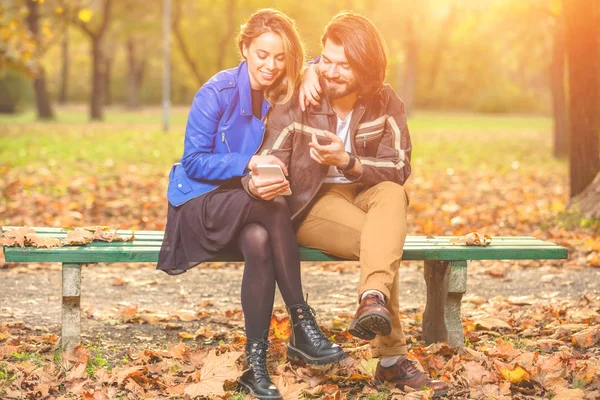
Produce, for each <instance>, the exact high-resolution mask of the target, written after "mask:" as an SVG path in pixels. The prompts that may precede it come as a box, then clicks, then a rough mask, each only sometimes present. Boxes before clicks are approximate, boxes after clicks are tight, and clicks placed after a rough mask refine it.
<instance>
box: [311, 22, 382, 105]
mask: <svg viewBox="0 0 600 400" xmlns="http://www.w3.org/2000/svg"><path fill="white" fill-rule="evenodd" d="M327 39H329V40H331V41H332V42H333V43H335V44H336V45H338V46H344V52H345V54H346V57H347V58H348V63H349V64H350V67H351V68H352V70H353V71H354V73H355V74H356V78H357V82H358V85H359V89H358V93H359V94H361V95H369V94H373V93H376V92H377V91H379V90H380V89H381V88H382V87H383V81H384V80H385V74H386V68H387V55H386V50H385V42H384V40H383V37H382V36H381V33H379V31H378V30H377V28H375V25H373V23H372V22H371V21H370V20H369V19H368V18H366V17H363V16H362V15H358V14H354V13H349V12H343V13H340V14H338V15H336V16H335V17H333V19H332V20H331V22H330V23H329V24H328V25H327V26H326V27H325V33H324V34H323V37H322V38H321V44H322V45H323V46H325V42H326V41H327Z"/></svg>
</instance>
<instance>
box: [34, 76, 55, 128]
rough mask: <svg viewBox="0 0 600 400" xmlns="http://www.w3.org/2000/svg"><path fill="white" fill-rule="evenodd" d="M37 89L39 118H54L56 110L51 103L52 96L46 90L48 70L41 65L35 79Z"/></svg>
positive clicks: (36, 98) (36, 97)
mask: <svg viewBox="0 0 600 400" xmlns="http://www.w3.org/2000/svg"><path fill="white" fill-rule="evenodd" d="M33 88H34V90H35V105H36V107H37V117H38V119H54V111H53V110H52V106H51V105H50V98H49V96H48V91H47V90H46V70H45V69H44V67H42V66H41V65H40V66H39V67H38V72H37V75H36V77H35V79H34V81H33Z"/></svg>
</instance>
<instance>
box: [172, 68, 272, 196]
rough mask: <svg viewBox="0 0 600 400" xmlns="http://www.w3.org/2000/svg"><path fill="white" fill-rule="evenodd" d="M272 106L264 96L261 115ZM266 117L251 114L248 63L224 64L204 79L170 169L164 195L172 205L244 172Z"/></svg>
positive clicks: (260, 135)
mask: <svg viewBox="0 0 600 400" xmlns="http://www.w3.org/2000/svg"><path fill="white" fill-rule="evenodd" d="M270 107H271V106H270V105H269V103H268V102H267V101H266V100H265V101H263V107H262V115H266V113H267V112H268V111H269V108H270ZM264 132H265V123H264V122H263V121H261V120H260V119H258V118H255V117H254V116H253V115H252V92H251V88H250V78H249V76H248V64H247V63H246V62H245V61H242V62H241V63H240V65H238V66H237V68H232V69H228V70H224V71H221V72H219V73H218V74H216V75H215V76H213V77H212V78H211V79H210V80H209V81H208V82H206V83H205V84H204V85H203V86H202V87H201V88H200V90H198V93H196V96H195V97H194V101H193V103H192V108H191V109H190V113H189V115H188V121H187V125H186V128H185V143H184V149H183V156H182V157H181V161H180V162H179V163H176V164H175V165H173V168H172V169H171V173H170V174H169V188H168V190H167V198H168V199H169V202H170V203H171V204H172V205H173V206H180V205H181V204H183V203H185V202H186V201H188V200H191V199H193V198H195V197H198V196H200V195H202V194H204V193H206V192H209V191H211V190H214V189H216V188H217V187H219V185H221V184H223V183H225V181H227V180H228V179H231V178H234V177H241V176H244V175H246V174H247V173H248V171H247V170H246V165H247V164H248V161H250V158H252V156H253V155H254V154H255V153H256V151H257V150H258V149H259V148H260V145H261V143H262V140H263V135H264Z"/></svg>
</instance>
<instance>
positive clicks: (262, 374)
mask: <svg viewBox="0 0 600 400" xmlns="http://www.w3.org/2000/svg"><path fill="white" fill-rule="evenodd" d="M248 341H249V342H251V343H252V346H251V350H250V352H249V354H248V355H247V358H248V364H249V366H250V367H251V368H252V370H253V371H254V376H255V377H256V379H257V380H258V381H259V380H261V379H267V380H268V381H269V382H271V378H270V376H269V372H268V371H267V351H268V349H269V347H274V346H273V345H272V344H271V343H269V341H268V340H264V339H250V340H248Z"/></svg>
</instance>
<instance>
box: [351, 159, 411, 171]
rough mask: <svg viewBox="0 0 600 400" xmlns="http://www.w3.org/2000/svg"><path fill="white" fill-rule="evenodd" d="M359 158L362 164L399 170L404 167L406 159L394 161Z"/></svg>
mask: <svg viewBox="0 0 600 400" xmlns="http://www.w3.org/2000/svg"><path fill="white" fill-rule="evenodd" d="M359 159H360V163H361V164H364V165H370V166H373V167H384V168H396V169H397V170H401V169H402V168H404V161H402V160H400V161H398V162H397V163H394V162H393V161H371V160H366V159H364V158H360V157H359Z"/></svg>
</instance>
